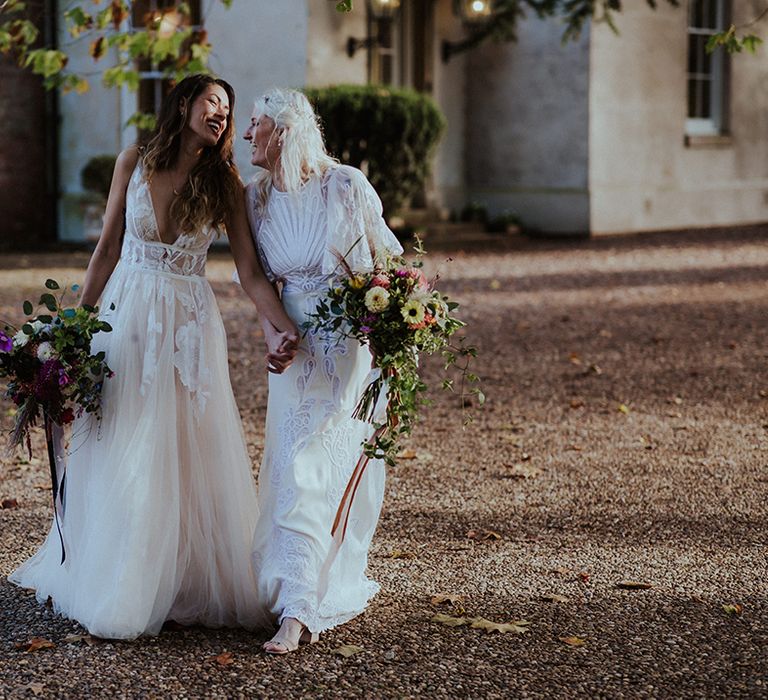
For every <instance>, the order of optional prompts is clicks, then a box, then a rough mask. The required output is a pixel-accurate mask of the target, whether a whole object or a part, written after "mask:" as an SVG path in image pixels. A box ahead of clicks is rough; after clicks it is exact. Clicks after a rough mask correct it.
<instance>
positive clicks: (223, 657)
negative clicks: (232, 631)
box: [213, 651, 235, 666]
mask: <svg viewBox="0 0 768 700" xmlns="http://www.w3.org/2000/svg"><path fill="white" fill-rule="evenodd" d="M213 660H214V661H215V662H216V663H217V664H219V666H229V665H230V664H233V663H235V660H234V659H233V658H232V652H231V651H223V652H221V654H219V655H218V656H214V657H213Z"/></svg>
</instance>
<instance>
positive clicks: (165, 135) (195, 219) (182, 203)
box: [143, 74, 242, 233]
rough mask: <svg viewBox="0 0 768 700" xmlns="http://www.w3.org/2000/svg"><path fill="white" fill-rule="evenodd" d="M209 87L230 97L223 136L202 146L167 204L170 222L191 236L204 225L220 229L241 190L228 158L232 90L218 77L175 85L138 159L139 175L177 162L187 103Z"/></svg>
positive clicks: (200, 77) (189, 106)
mask: <svg viewBox="0 0 768 700" xmlns="http://www.w3.org/2000/svg"><path fill="white" fill-rule="evenodd" d="M209 85H220V86H221V87H222V88H224V90H225V91H226V93H227V97H228V98H229V118H228V119H227V126H226V129H225V130H224V133H223V134H222V135H221V138H219V140H218V142H217V143H216V145H215V146H206V147H205V148H203V153H202V155H201V156H200V159H199V160H198V161H197V163H196V164H195V166H194V167H193V168H192V171H191V172H190V174H189V179H188V180H187V183H186V184H185V185H184V189H183V190H182V191H181V193H180V194H179V196H178V197H176V198H174V200H173V203H172V204H171V217H172V218H173V220H174V221H175V222H176V223H177V224H178V225H179V228H180V230H181V231H184V232H187V233H191V232H193V231H197V230H199V229H201V228H203V227H204V226H214V227H216V228H218V229H222V228H223V227H224V224H225V221H226V219H227V216H228V215H229V213H230V212H231V211H232V210H233V209H234V207H235V206H236V202H237V194H238V190H239V189H240V188H241V187H242V183H241V181H240V174H239V173H238V170H237V166H236V165H235V162H234V159H233V157H232V147H233V143H234V140H235V125H234V122H233V119H232V115H234V113H235V91H234V90H233V89H232V86H231V85H230V84H229V83H228V82H226V81H225V80H222V79H221V78H214V77H213V76H210V75H203V74H198V75H191V76H189V77H187V78H184V79H183V80H182V81H181V82H179V83H178V84H177V85H176V86H175V87H174V88H173V89H172V90H171V91H170V92H169V93H168V96H167V97H166V98H165V100H163V104H162V107H161V108H160V115H159V117H158V119H157V127H156V128H155V130H154V132H153V133H152V136H151V137H150V139H149V142H148V143H147V145H146V147H145V149H144V154H143V166H144V176H145V177H146V178H147V180H151V179H152V175H153V173H156V172H160V171H162V170H167V169H169V168H172V167H173V166H174V165H175V163H176V160H177V158H178V157H179V148H180V146H181V133H182V131H184V127H185V126H186V124H187V119H188V115H189V114H190V113H191V111H192V103H193V102H194V101H195V99H196V98H197V97H198V95H200V93H202V92H203V90H205V88H206V87H208V86H209Z"/></svg>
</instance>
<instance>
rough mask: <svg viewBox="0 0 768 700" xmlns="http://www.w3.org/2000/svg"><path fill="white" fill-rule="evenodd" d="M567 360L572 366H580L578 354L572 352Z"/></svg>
mask: <svg viewBox="0 0 768 700" xmlns="http://www.w3.org/2000/svg"><path fill="white" fill-rule="evenodd" d="M568 360H569V361H570V363H571V364H572V365H580V364H581V357H580V356H579V353H577V352H572V353H571V354H570V355H568Z"/></svg>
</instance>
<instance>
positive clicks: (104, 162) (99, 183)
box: [80, 155, 117, 200]
mask: <svg viewBox="0 0 768 700" xmlns="http://www.w3.org/2000/svg"><path fill="white" fill-rule="evenodd" d="M116 160H117V158H116V157H115V156H108V155H103V156H94V157H93V158H91V159H90V160H89V161H88V162H87V163H86V164H85V167H84V168H83V169H82V170H81V171H80V184H82V186H83V189H84V190H88V191H89V192H95V193H96V194H98V195H101V196H102V197H103V198H104V199H105V200H106V199H107V197H108V196H109V186H110V185H111V184H112V172H113V171H114V169H115V161H116Z"/></svg>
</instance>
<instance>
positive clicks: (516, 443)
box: [501, 435, 523, 447]
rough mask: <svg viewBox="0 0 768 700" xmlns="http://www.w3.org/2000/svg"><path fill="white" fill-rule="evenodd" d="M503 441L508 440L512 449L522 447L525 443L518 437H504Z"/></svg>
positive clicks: (502, 437)
mask: <svg viewBox="0 0 768 700" xmlns="http://www.w3.org/2000/svg"><path fill="white" fill-rule="evenodd" d="M501 439H502V440H506V441H507V442H511V443H512V447H522V446H523V443H522V442H520V438H518V437H517V436H516V435H502V436H501Z"/></svg>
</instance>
